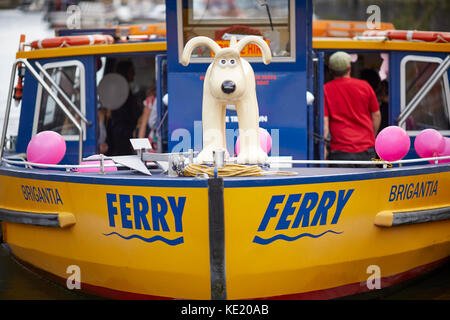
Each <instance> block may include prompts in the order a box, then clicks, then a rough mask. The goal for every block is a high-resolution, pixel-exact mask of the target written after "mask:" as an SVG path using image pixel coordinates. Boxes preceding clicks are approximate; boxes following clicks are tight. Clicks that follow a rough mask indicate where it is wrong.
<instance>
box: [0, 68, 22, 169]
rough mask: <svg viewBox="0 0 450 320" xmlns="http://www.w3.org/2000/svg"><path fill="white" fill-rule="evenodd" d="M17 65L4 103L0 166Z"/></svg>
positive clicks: (13, 70) (12, 72)
mask: <svg viewBox="0 0 450 320" xmlns="http://www.w3.org/2000/svg"><path fill="white" fill-rule="evenodd" d="M18 64H19V61H17V60H16V61H15V62H14V64H13V67H12V70H11V79H10V83H9V91H8V100H7V102H6V112H5V118H4V120H3V128H2V140H1V141H0V164H2V159H3V148H4V147H5V140H6V131H7V129H8V123H9V113H10V111H11V100H12V97H13V90H14V80H15V78H16V70H17V65H18Z"/></svg>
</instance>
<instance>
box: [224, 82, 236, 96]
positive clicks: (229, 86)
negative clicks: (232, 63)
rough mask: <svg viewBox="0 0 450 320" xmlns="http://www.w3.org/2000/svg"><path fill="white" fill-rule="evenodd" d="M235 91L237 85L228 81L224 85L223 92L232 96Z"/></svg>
mask: <svg viewBox="0 0 450 320" xmlns="http://www.w3.org/2000/svg"><path fill="white" fill-rule="evenodd" d="M234 90H236V85H235V84H234V82H233V81H229V80H227V81H224V82H223V83H222V91H223V92H224V93H228V94H230V93H233V92H234Z"/></svg>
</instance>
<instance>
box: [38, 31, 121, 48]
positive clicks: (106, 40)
mask: <svg viewBox="0 0 450 320" xmlns="http://www.w3.org/2000/svg"><path fill="white" fill-rule="evenodd" d="M112 43H114V38H113V37H112V36H110V35H103V34H93V35H83V36H67V37H55V38H47V39H42V40H36V41H33V42H31V44H30V46H31V47H32V48H33V49H47V48H63V47H73V46H88V45H98V44H112Z"/></svg>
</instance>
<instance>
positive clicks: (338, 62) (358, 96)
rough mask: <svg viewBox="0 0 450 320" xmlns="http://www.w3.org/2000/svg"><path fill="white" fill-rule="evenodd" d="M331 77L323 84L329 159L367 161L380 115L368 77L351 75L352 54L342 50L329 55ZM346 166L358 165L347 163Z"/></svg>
mask: <svg viewBox="0 0 450 320" xmlns="http://www.w3.org/2000/svg"><path fill="white" fill-rule="evenodd" d="M329 68H330V71H331V72H332V74H333V80H331V81H330V82H328V83H326V84H325V86H324V106H325V108H324V136H325V137H328V134H330V135H331V141H330V146H329V147H330V152H329V154H328V155H327V150H325V157H326V158H328V160H360V161H369V160H371V159H372V158H376V152H375V149H374V146H375V135H376V134H377V132H378V129H379V126H380V121H381V115H380V108H379V106H378V101H377V97H376V95H375V92H374V91H373V89H372V87H371V86H370V85H369V83H368V82H367V81H364V80H359V79H355V78H352V77H351V76H350V73H351V57H350V55H349V54H348V53H346V52H343V51H338V52H335V53H334V54H332V55H331V56H330V59H329ZM346 167H360V166H359V165H346Z"/></svg>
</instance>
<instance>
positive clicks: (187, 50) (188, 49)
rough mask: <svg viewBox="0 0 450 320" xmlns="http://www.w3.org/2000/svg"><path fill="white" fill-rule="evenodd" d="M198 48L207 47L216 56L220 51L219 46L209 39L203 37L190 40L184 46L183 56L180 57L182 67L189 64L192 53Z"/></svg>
mask: <svg viewBox="0 0 450 320" xmlns="http://www.w3.org/2000/svg"><path fill="white" fill-rule="evenodd" d="M199 46H208V47H209V48H211V50H212V51H213V52H214V54H217V52H219V50H220V46H219V45H218V44H217V43H216V42H214V40H212V39H211V38H208V37H203V36H200V37H195V38H192V39H191V40H189V41H188V42H187V43H186V45H185V46H184V50H183V54H182V55H181V59H180V62H181V64H182V65H183V66H187V65H188V64H189V60H190V59H191V54H192V51H193V50H194V49H195V48H197V47H199Z"/></svg>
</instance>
